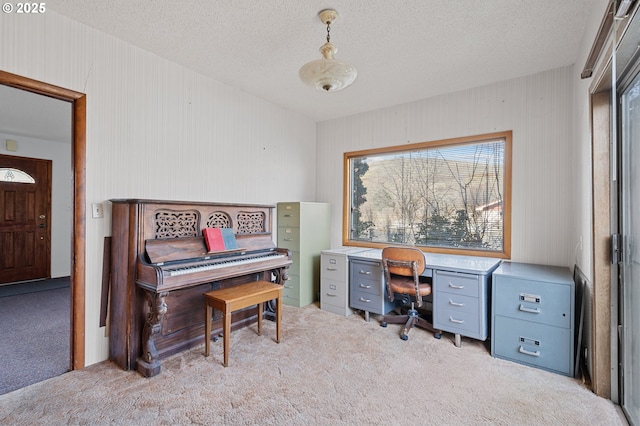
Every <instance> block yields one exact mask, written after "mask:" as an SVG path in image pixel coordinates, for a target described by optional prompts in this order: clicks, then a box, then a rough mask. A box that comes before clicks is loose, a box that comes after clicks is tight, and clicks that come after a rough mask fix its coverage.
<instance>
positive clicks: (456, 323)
mask: <svg viewBox="0 0 640 426" xmlns="http://www.w3.org/2000/svg"><path fill="white" fill-rule="evenodd" d="M451 300H452V301H453V303H454V304H459V303H461V302H462V303H464V306H456V305H452V304H450V303H449V298H448V297H447V298H445V299H439V300H438V301H437V302H436V303H437V306H436V307H435V312H436V318H435V321H434V327H435V328H438V329H440V330H443V331H447V332H449V333H459V334H462V335H464V336H469V337H473V338H476V339H480V340H484V339H486V338H487V327H486V320H484V318H480V317H479V314H478V310H479V307H478V299H476V298H473V297H468V296H455V300H454V297H452V298H451ZM463 301H464V302H463ZM481 328H483V329H484V330H482V329H481Z"/></svg>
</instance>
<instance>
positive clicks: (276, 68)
mask: <svg viewBox="0 0 640 426" xmlns="http://www.w3.org/2000/svg"><path fill="white" fill-rule="evenodd" d="M594 3H596V4H600V3H601V2H599V1H598V0H449V1H442V0H439V1H433V0H350V1H341V0H334V1H332V2H327V1H318V0H305V1H295V0H199V1H197V0H192V1H176V0H170V1H169V0H157V1H131V0H109V1H104V0H49V1H47V10H53V11H55V12H57V13H59V14H62V15H65V16H68V17H70V18H72V19H74V20H77V21H79V22H82V23H84V24H86V25H88V26H90V27H93V28H96V29H98V30H100V31H104V32H106V33H108V34H111V35H113V36H115V37H118V38H120V39H122V40H125V41H127V42H129V43H131V44H133V45H136V46H138V47H140V48H143V49H145V50H148V51H151V52H154V53H156V54H157V55H159V56H161V57H164V58H167V59H169V60H171V61H174V62H177V63H180V64H182V65H184V66H186V67H188V68H190V69H192V70H195V71H197V72H199V73H202V74H205V75H208V76H211V77H212V78H214V79H215V80H218V81H221V82H224V83H226V84H229V85H231V86H233V87H236V88H239V89H242V90H244V91H246V92H248V93H251V94H253V95H256V96H258V97H260V98H262V99H265V100H267V101H270V102H272V103H275V104H277V105H280V106H281V107H283V108H286V109H288V110H292V111H296V112H298V113H299V114H301V115H304V116H306V117H309V118H310V119H312V120H314V121H323V120H328V119H333V118H337V117H344V116H349V115H353V114H357V113H360V112H364V111H368V110H374V109H378V108H383V107H388V106H392V105H397V104H402V103H406V102H410V101H414V100H418V99H424V98H428V97H431V96H434V95H438V94H443V93H449V92H454V91H458V90H463V89H466V88H470V87H477V86H481V85H485V84H489V83H493V82H496V81H502V80H507V79H511V78H516V77H520V76H523V75H529V74H534V73H537V72H541V71H544V70H548V69H553V68H558V67H563V66H566V65H571V64H573V63H574V61H575V60H576V55H577V51H578V48H579V45H580V42H581V38H582V35H583V32H584V29H585V24H586V21H587V17H588V15H589V13H590V9H591V7H592V5H593V4H594ZM325 8H334V9H336V10H337V11H338V14H339V17H338V19H337V20H336V21H335V23H334V24H333V25H332V27H331V41H332V43H333V44H335V45H336V46H337V48H338V53H337V54H336V59H340V60H342V61H345V62H350V63H351V64H353V65H355V66H356V67H357V69H358V79H357V80H356V82H355V83H354V84H353V85H352V86H351V87H349V88H347V89H345V90H343V91H341V92H334V93H321V92H316V91H314V90H313V89H311V88H309V87H307V86H305V85H304V84H303V83H302V82H301V81H300V80H299V78H298V69H299V68H300V67H301V66H302V65H303V64H305V63H306V62H309V61H311V60H315V59H319V58H320V53H319V52H318V48H319V47H320V46H321V45H322V44H323V43H324V41H325V36H326V28H325V26H324V25H323V24H322V23H321V22H320V20H319V19H318V16H317V14H318V12H319V11H320V10H322V9H325Z"/></svg>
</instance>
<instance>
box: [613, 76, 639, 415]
mask: <svg viewBox="0 0 640 426" xmlns="http://www.w3.org/2000/svg"><path fill="white" fill-rule="evenodd" d="M620 108H621V111H620V115H621V118H622V120H621V127H620V129H621V132H620V133H621V139H620V144H619V150H618V164H619V165H620V173H619V178H620V182H619V189H620V192H619V198H618V200H619V205H618V208H619V210H618V211H619V212H620V222H619V224H620V225H619V226H620V234H621V237H622V259H621V260H622V262H621V264H620V267H621V270H620V279H621V283H620V284H621V286H620V301H621V306H620V308H621V309H620V313H621V318H620V320H621V328H620V330H621V335H620V343H621V347H620V358H621V359H620V361H621V369H620V372H621V375H620V384H621V391H622V392H621V404H622V408H623V410H624V411H625V414H626V415H627V418H628V419H629V421H630V423H631V424H634V425H640V356H638V354H640V73H638V74H636V76H635V77H634V78H633V80H632V81H631V83H630V84H629V85H628V86H626V87H624V88H623V91H622V93H621V102H620ZM634 354H635V356H634Z"/></svg>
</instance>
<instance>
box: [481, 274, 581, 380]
mask: <svg viewBox="0 0 640 426" xmlns="http://www.w3.org/2000/svg"><path fill="white" fill-rule="evenodd" d="M574 305H575V284H574V281H573V277H572V275H571V271H570V270H569V268H566V267H559V266H545V265H531V264H525V263H503V264H502V265H500V267H498V269H496V270H495V271H494V272H493V289H492V324H491V355H492V356H494V357H497V358H503V359H507V360H510V361H515V362H518V363H521V364H526V365H530V366H532V367H538V368H542V369H544V370H548V371H552V372H555V373H560V374H564V375H567V376H571V377H573V371H574V365H573V364H574V356H575V355H574V350H573V348H574V328H575V324H574V322H575V317H574V310H575V306H574Z"/></svg>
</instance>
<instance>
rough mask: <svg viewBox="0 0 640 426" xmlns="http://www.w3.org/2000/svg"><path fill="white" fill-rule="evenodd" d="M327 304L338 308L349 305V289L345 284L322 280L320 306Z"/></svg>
mask: <svg viewBox="0 0 640 426" xmlns="http://www.w3.org/2000/svg"><path fill="white" fill-rule="evenodd" d="M325 303H329V304H331V305H337V306H346V305H347V289H346V288H345V283H344V282H342V281H334V280H329V279H326V278H322V281H321V283H320V306H322V305H323V304H325Z"/></svg>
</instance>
